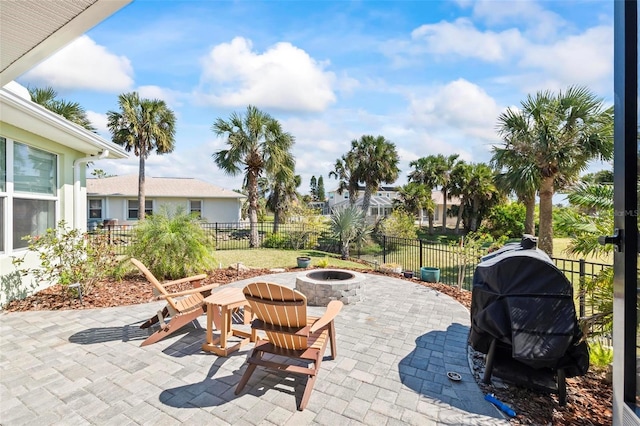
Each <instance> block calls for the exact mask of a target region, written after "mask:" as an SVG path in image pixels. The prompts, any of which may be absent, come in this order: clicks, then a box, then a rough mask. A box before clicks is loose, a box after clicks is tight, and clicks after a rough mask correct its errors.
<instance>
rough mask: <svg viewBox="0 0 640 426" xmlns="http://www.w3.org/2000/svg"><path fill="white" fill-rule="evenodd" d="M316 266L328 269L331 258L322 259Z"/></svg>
mask: <svg viewBox="0 0 640 426" xmlns="http://www.w3.org/2000/svg"><path fill="white" fill-rule="evenodd" d="M316 266H318V267H319V268H326V267H327V266H329V257H328V256H325V257H324V259H320V260H318V261H317V262H316Z"/></svg>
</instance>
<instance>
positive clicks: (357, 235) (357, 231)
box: [330, 206, 371, 260]
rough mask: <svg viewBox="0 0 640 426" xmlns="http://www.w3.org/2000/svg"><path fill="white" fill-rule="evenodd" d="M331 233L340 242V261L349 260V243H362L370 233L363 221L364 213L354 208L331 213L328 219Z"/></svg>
mask: <svg viewBox="0 0 640 426" xmlns="http://www.w3.org/2000/svg"><path fill="white" fill-rule="evenodd" d="M330 221H331V222H330V223H331V233H332V234H333V236H334V237H336V238H337V239H338V240H340V253H341V256H342V259H345V260H346V259H348V258H349V245H350V244H351V242H362V241H364V240H366V238H367V237H368V236H369V234H370V233H371V228H370V227H369V226H368V225H367V223H366V221H365V219H364V212H363V211H362V210H360V209H358V208H357V207H356V206H349V207H345V208H343V209H338V210H336V211H334V212H333V214H332V215H331V218H330Z"/></svg>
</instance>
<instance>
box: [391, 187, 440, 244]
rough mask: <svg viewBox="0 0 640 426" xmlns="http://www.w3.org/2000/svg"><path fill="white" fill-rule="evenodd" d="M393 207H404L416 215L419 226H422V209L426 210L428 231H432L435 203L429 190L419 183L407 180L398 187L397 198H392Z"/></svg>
mask: <svg viewBox="0 0 640 426" xmlns="http://www.w3.org/2000/svg"><path fill="white" fill-rule="evenodd" d="M393 204H394V206H395V207H404V209H405V210H406V211H407V212H409V213H413V214H415V215H416V216H418V220H419V226H420V227H422V211H423V210H425V209H426V210H427V217H428V218H429V233H433V212H434V211H435V208H436V205H435V202H434V201H433V199H432V198H431V191H430V190H428V189H427V187H426V186H424V185H423V184H421V183H416V182H409V183H407V184H406V185H404V186H402V187H400V189H399V190H398V198H397V199H395V200H393Z"/></svg>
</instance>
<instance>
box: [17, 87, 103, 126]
mask: <svg viewBox="0 0 640 426" xmlns="http://www.w3.org/2000/svg"><path fill="white" fill-rule="evenodd" d="M29 94H30V95H31V100H32V101H33V102H35V103H37V104H38V105H42V106H43V107H45V108H46V109H48V110H49V111H52V112H55V113H56V114H59V115H61V116H63V117H64V118H66V119H67V120H69V121H71V122H72V123H76V124H77V125H79V126H82V127H84V128H85V129H87V130H89V131H90V132H95V131H96V128H95V127H94V126H93V124H91V121H90V120H89V118H88V117H87V112H86V111H85V109H84V108H83V107H82V106H80V104H79V103H77V102H67V101H65V100H64V99H57V97H58V93H57V92H56V91H55V90H53V88H51V87H46V88H44V89H40V88H31V87H30V88H29Z"/></svg>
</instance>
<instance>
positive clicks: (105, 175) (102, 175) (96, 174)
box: [91, 169, 115, 179]
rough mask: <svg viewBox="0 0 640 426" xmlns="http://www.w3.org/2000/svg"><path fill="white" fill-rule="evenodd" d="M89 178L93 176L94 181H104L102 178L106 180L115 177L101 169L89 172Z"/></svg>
mask: <svg viewBox="0 0 640 426" xmlns="http://www.w3.org/2000/svg"><path fill="white" fill-rule="evenodd" d="M91 176H94V177H95V178H96V179H104V178H108V177H113V176H115V175H112V174H110V173H107V172H105V171H104V170H102V169H94V170H93V171H92V172H91Z"/></svg>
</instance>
